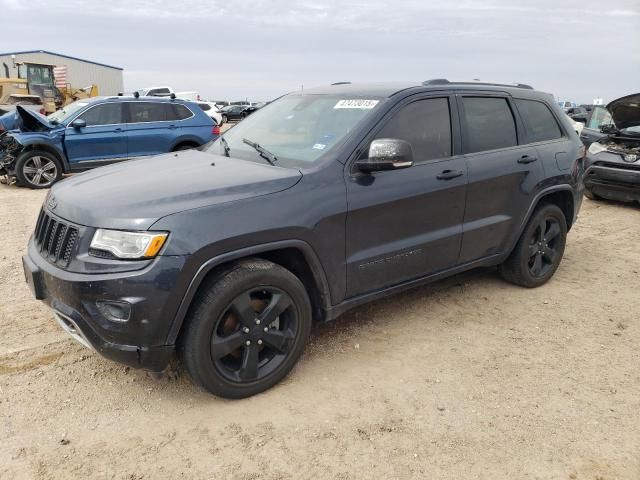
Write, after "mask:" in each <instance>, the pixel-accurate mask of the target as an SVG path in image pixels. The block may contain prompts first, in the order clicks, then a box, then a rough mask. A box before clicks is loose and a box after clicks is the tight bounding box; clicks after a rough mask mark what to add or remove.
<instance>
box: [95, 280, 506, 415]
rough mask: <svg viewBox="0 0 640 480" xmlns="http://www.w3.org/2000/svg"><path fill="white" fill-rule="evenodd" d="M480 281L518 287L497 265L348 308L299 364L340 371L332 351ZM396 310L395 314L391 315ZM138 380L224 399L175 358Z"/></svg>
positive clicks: (319, 332)
mask: <svg viewBox="0 0 640 480" xmlns="http://www.w3.org/2000/svg"><path fill="white" fill-rule="evenodd" d="M480 284H482V285H491V286H499V287H504V288H518V287H516V286H513V285H510V284H508V283H506V282H505V281H503V280H502V279H501V278H500V276H499V274H498V272H497V269H496V268H478V269H474V270H471V271H468V272H464V273H460V274H458V275H455V276H452V277H450V278H447V279H443V280H440V281H437V282H434V283H430V284H427V285H423V286H420V287H416V288H412V289H410V290H407V291H405V292H402V293H398V294H395V295H392V296H389V297H387V298H384V299H380V300H376V301H373V302H371V303H367V304H365V305H361V306H359V307H356V308H354V309H353V310H349V311H348V312H346V313H344V314H343V315H341V316H340V317H338V318H337V319H335V320H333V321H331V322H326V323H320V324H316V325H314V327H313V329H312V332H311V337H310V340H309V344H308V346H307V349H306V351H305V353H304V355H303V358H302V359H301V361H300V363H304V364H306V365H308V364H309V363H313V362H314V361H316V360H319V359H322V358H323V357H326V356H332V361H335V362H338V364H336V365H335V369H336V371H340V365H339V362H340V360H339V358H333V357H335V355H332V352H333V353H335V352H336V351H346V350H348V349H353V348H354V344H355V343H357V341H358V339H359V338H362V337H364V336H365V335H368V334H370V333H371V331H372V329H373V330H376V329H378V330H380V332H382V331H383V330H384V329H385V328H394V323H396V321H397V322H400V321H402V322H407V321H408V322H416V323H420V324H421V325H424V322H429V321H432V320H436V318H435V317H433V318H429V315H428V314H427V315H426V318H425V316H422V317H421V318H415V319H409V320H407V319H406V318H405V317H403V313H404V312H405V311H407V310H414V309H417V308H421V309H422V310H424V307H425V302H426V305H427V308H428V302H429V301H435V297H447V296H450V295H451V294H452V293H453V294H454V295H456V296H458V295H460V294H463V293H466V294H469V291H470V290H473V289H474V288H475V287H476V286H478V285H480ZM381 311H384V313H385V315H382V316H381V315H380V312H381ZM396 312H397V317H396V318H394V317H395V315H396ZM381 317H383V318H381ZM444 328H446V326H445V327H444ZM105 361H106V360H105ZM300 363H299V364H298V365H297V366H296V367H294V370H293V372H292V374H291V375H290V376H289V377H288V378H287V379H285V380H284V381H283V382H282V383H283V384H286V385H287V388H292V386H293V388H295V386H294V384H295V382H292V380H291V379H292V378H295V377H296V370H298V369H299V366H300ZM363 368H366V366H363ZM140 374H141V376H143V375H144V374H143V373H142V372H141V373H140ZM141 381H142V382H141V386H143V387H144V388H148V387H150V386H151V387H153V386H154V385H156V386H158V387H159V388H161V389H162V390H163V392H164V393H165V394H169V395H171V396H172V397H180V396H183V395H185V394H189V395H193V394H201V395H198V397H199V399H201V400H203V401H204V402H207V403H210V402H211V401H212V400H213V399H215V400H220V401H223V402H226V401H227V400H225V399H222V398H217V397H214V396H212V395H210V394H209V393H207V392H205V391H204V390H202V389H200V388H199V387H197V386H195V385H194V384H193V383H192V382H191V379H190V378H189V375H188V374H187V373H186V371H185V370H184V368H183V367H182V365H180V363H179V362H177V361H174V362H172V366H171V369H170V371H169V373H168V374H167V375H164V376H163V377H161V378H159V379H152V378H151V377H149V376H147V378H146V380H145V379H142V378H141ZM274 389H276V390H277V389H278V386H276V387H274ZM274 389H272V390H274ZM267 392H269V391H267ZM260 395H264V394H259V395H258V396H260Z"/></svg>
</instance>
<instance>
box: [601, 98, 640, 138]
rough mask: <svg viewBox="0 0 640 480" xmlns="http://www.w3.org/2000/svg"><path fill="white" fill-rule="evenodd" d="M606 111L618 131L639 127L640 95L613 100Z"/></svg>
mask: <svg viewBox="0 0 640 480" xmlns="http://www.w3.org/2000/svg"><path fill="white" fill-rule="evenodd" d="M607 110H608V111H609V113H610V114H611V118H612V119H613V123H615V124H616V127H617V128H618V130H623V129H625V128H629V127H635V126H638V125H640V93H634V94H633V95H627V96H626V97H621V98H618V99H616V100H613V101H612V102H610V103H609V104H608V105H607Z"/></svg>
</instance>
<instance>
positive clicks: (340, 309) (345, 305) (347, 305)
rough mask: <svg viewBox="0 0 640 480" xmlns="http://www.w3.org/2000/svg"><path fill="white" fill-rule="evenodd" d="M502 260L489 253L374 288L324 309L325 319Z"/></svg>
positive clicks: (503, 258) (327, 319)
mask: <svg viewBox="0 0 640 480" xmlns="http://www.w3.org/2000/svg"><path fill="white" fill-rule="evenodd" d="M504 260H505V254H504V253H498V254H495V255H491V256H490V257H485V258H481V259H479V260H474V261H473V262H469V263H465V264H463V265H458V266H456V267H453V268H450V269H448V270H443V271H441V272H437V273H433V274H431V275H427V276H424V277H420V278H416V279H413V280H409V281H406V282H403V283H400V284H397V285H393V286H391V287H385V288H383V289H381V290H375V291H373V292H369V293H365V294H362V295H359V296H357V297H352V298H348V299H346V300H344V301H343V302H342V303H339V304H338V305H333V306H332V307H331V308H329V309H326V310H325V321H331V320H335V319H336V318H338V317H339V316H340V315H342V314H343V313H345V312H346V311H348V310H351V309H352V308H355V307H358V306H360V305H362V304H365V303H369V302H372V301H374V300H379V299H381V298H385V297H388V296H390V295H394V294H396V293H400V292H404V291H405V290H410V289H412V288H416V287H420V286H422V285H426V284H428V283H432V282H435V281H437V280H442V279H443V278H446V277H450V276H452V275H455V274H457V273H462V272H465V271H467V270H471V269H473V268H477V267H491V266H495V265H499V264H500V263H502V262H503V261H504Z"/></svg>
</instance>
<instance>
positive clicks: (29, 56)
mask: <svg viewBox="0 0 640 480" xmlns="http://www.w3.org/2000/svg"><path fill="white" fill-rule="evenodd" d="M15 61H16V62H17V63H19V62H30V63H41V64H44V65H55V66H62V65H66V66H67V78H68V83H70V84H71V86H72V87H74V88H83V87H88V86H89V85H92V84H96V85H98V92H99V94H100V95H117V94H118V92H122V91H123V90H124V85H123V80H122V70H117V69H115V68H109V67H104V66H101V65H96V64H93V63H88V62H83V61H81V60H74V59H71V58H66V57H61V56H58V55H51V54H48V53H41V52H38V53H25V54H17V55H16V59H15ZM3 63H6V64H7V65H8V67H9V75H10V76H11V77H17V76H18V69H17V67H15V68H14V67H13V60H12V58H11V55H4V56H0V76H2V77H4V75H5V69H4V66H3V65H2V64H3Z"/></svg>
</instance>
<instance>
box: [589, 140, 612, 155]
mask: <svg viewBox="0 0 640 480" xmlns="http://www.w3.org/2000/svg"><path fill="white" fill-rule="evenodd" d="M606 150H607V148H606V147H605V146H604V145H602V144H601V143H598V142H593V143H592V144H591V145H589V150H587V152H589V153H590V154H591V155H597V154H598V153H600V152H605V151H606Z"/></svg>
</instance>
